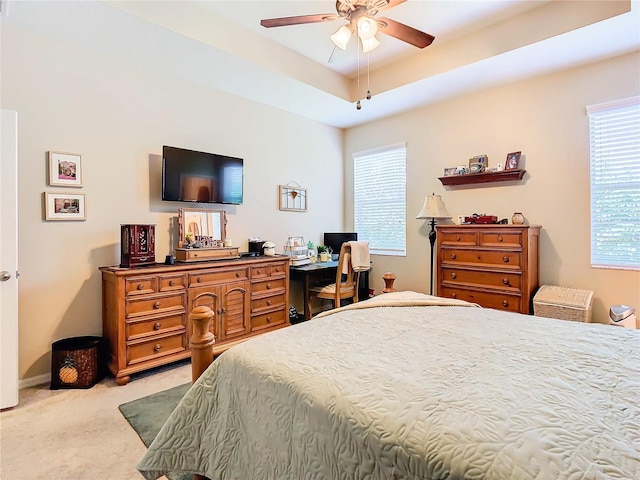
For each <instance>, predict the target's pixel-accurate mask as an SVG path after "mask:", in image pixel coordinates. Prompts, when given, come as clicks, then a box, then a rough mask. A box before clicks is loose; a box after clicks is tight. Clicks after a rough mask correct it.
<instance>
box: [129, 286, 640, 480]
mask: <svg viewBox="0 0 640 480" xmlns="http://www.w3.org/2000/svg"><path fill="white" fill-rule="evenodd" d="M382 297H384V298H386V299H387V300H388V301H391V302H392V303H395V304H396V306H393V307H379V308H362V307H363V305H364V304H365V303H366V302H361V303H360V304H359V305H358V307H357V308H353V309H341V311H339V312H338V313H335V314H332V315H327V316H324V317H323V318H317V319H314V320H312V321H308V322H304V323H301V324H298V325H295V326H292V327H290V328H286V329H282V330H278V331H276V332H272V333H267V334H265V335H261V336H259V337H257V338H255V339H253V340H250V341H247V342H245V343H243V344H241V345H238V346H236V347H233V348H232V349H230V350H229V351H227V352H226V353H224V354H223V355H221V356H220V357H219V358H218V359H217V360H216V362H215V363H214V364H213V365H212V366H211V367H210V368H209V369H208V370H207V372H206V373H205V374H204V375H203V376H202V377H201V378H200V380H199V381H198V382H197V383H196V384H195V385H194V386H193V387H192V388H191V390H190V391H189V392H188V393H187V395H186V396H185V398H184V399H183V401H182V402H181V403H180V405H179V406H178V408H177V409H176V410H175V411H174V413H173V414H172V416H171V418H170V419H169V420H168V421H167V423H166V424H165V426H164V427H163V429H162V431H161V432H160V433H159V434H158V437H157V438H156V440H155V441H154V443H153V444H152V445H151V447H150V448H149V451H148V452H147V454H146V455H145V456H144V458H143V459H142V460H141V462H140V464H139V465H138V468H139V470H140V471H141V472H142V474H143V475H144V476H145V477H146V478H148V479H155V478H157V477H159V476H161V475H162V474H164V473H166V472H169V471H172V472H196V473H200V474H203V475H206V476H207V477H209V478H210V479H212V480H215V479H238V480H253V479H255V480H266V479H273V480H302V479H327V480H333V479H348V480H351V479H500V480H504V479H538V480H541V479H554V480H556V479H576V480H577V479H581V480H582V479H608V478H611V479H639V478H640V331H635V330H628V329H623V328H618V327H613V326H608V325H600V324H583V323H576V322H568V321H562V320H554V319H548V318H540V317H533V316H526V315H519V314H512V313H507V312H500V311H496V310H489V309H483V308H469V307H462V306H417V304H420V303H429V301H428V300H429V299H428V298H426V297H428V296H424V295H417V297H414V296H410V297H408V296H407V294H406V293H402V294H397V295H394V294H386V295H384V296H382ZM376 298H377V297H376ZM425 299H426V300H425ZM376 301H377V302H380V301H381V299H377V300H376ZM407 302H408V303H409V304H411V305H416V306H402V305H404V304H406V303H407ZM374 303H375V302H374Z"/></svg>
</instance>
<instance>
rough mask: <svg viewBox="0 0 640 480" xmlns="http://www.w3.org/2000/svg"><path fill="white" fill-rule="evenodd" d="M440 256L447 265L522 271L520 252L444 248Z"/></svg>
mask: <svg viewBox="0 0 640 480" xmlns="http://www.w3.org/2000/svg"><path fill="white" fill-rule="evenodd" d="M440 255H441V258H442V263H443V264H445V265H446V264H452V263H455V264H467V265H485V266H488V267H502V268H513V269H520V267H521V266H522V261H521V253H520V252H510V251H505V252H501V251H496V250H462V249H449V248H443V249H441V250H440Z"/></svg>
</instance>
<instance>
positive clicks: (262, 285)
mask: <svg viewBox="0 0 640 480" xmlns="http://www.w3.org/2000/svg"><path fill="white" fill-rule="evenodd" d="M285 283H286V282H285V279H284V278H271V279H268V280H265V281H263V282H255V283H252V285H251V297H252V298H253V297H263V296H265V295H267V294H269V293H271V292H273V293H274V294H275V293H276V292H278V291H279V290H284V288H285Z"/></svg>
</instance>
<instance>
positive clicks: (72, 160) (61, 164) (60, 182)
mask: <svg viewBox="0 0 640 480" xmlns="http://www.w3.org/2000/svg"><path fill="white" fill-rule="evenodd" d="M48 156H49V185H51V186H61V187H82V156H81V155H80V154H78V153H64V152H49V154H48Z"/></svg>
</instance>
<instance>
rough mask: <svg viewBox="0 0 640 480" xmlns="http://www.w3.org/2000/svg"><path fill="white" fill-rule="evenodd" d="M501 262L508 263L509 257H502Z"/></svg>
mask: <svg viewBox="0 0 640 480" xmlns="http://www.w3.org/2000/svg"><path fill="white" fill-rule="evenodd" d="M502 261H503V262H504V263H509V257H507V256H506V255H505V256H504V257H502Z"/></svg>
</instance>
